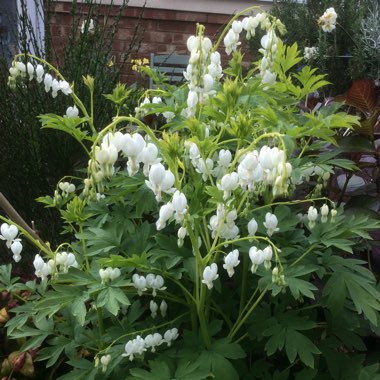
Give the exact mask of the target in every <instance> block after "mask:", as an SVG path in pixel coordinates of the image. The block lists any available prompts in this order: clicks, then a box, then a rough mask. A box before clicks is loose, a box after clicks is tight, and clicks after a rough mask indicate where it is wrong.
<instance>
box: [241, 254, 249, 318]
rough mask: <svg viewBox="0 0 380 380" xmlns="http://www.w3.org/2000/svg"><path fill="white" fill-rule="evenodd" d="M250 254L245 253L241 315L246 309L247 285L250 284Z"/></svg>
mask: <svg viewBox="0 0 380 380" xmlns="http://www.w3.org/2000/svg"><path fill="white" fill-rule="evenodd" d="M248 264H249V263H248V254H243V269H242V271H243V275H242V279H241V294H240V306H239V315H240V314H241V313H242V311H243V309H244V304H245V301H246V298H247V286H248Z"/></svg>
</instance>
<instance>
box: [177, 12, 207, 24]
mask: <svg viewBox="0 0 380 380" xmlns="http://www.w3.org/2000/svg"><path fill="white" fill-rule="evenodd" d="M176 20H178V21H188V22H193V23H197V22H199V23H205V22H207V13H200V12H199V13H198V12H185V11H177V13H176Z"/></svg>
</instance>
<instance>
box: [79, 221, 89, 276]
mask: <svg viewBox="0 0 380 380" xmlns="http://www.w3.org/2000/svg"><path fill="white" fill-rule="evenodd" d="M78 224H79V233H80V240H81V242H82V250H83V257H84V260H85V262H86V269H87V272H88V273H89V272H90V262H89V261H88V257H87V247H86V241H85V239H84V233H83V224H82V223H78Z"/></svg>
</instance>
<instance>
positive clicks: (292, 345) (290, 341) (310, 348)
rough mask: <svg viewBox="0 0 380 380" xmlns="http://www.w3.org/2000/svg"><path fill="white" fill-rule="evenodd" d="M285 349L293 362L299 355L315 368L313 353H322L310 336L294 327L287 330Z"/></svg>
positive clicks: (303, 360)
mask: <svg viewBox="0 0 380 380" xmlns="http://www.w3.org/2000/svg"><path fill="white" fill-rule="evenodd" d="M285 350H286V354H287V356H288V359H289V361H290V362H291V363H293V362H294V360H295V359H296V357H297V355H298V356H299V358H300V359H301V361H302V362H303V363H304V364H306V365H307V366H308V367H311V368H314V356H313V354H320V353H321V352H320V351H319V350H318V348H317V347H316V346H315V344H314V343H313V342H312V341H311V340H310V339H309V338H307V337H306V336H305V335H303V334H301V333H299V332H298V331H296V330H292V329H287V331H286V343H285Z"/></svg>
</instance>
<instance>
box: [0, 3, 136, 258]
mask: <svg viewBox="0 0 380 380" xmlns="http://www.w3.org/2000/svg"><path fill="white" fill-rule="evenodd" d="M34 1H35V5H36V8H37V9H38V11H39V12H41V13H42V14H40V16H41V17H42V18H43V19H44V25H45V31H44V32H45V33H44V35H45V38H44V40H43V41H41V35H40V34H39V33H38V32H36V31H35V30H34V29H33V26H32V23H31V20H30V18H29V17H28V13H27V10H28V4H27V2H26V1H24V0H22V1H21V6H20V9H21V13H20V14H19V15H18V18H17V20H11V21H14V23H15V24H16V25H17V28H16V31H17V30H19V32H18V35H17V36H14V40H15V41H17V43H18V46H17V47H16V50H18V51H20V52H22V53H24V54H27V53H30V52H35V54H37V55H38V56H41V57H46V58H47V59H48V60H50V61H54V62H56V63H57V65H58V67H59V68H60V70H61V72H62V73H64V75H65V76H66V78H67V79H68V80H69V81H75V83H76V93H77V94H78V95H80V96H81V97H82V98H83V101H84V102H85V104H90V99H89V98H88V92H87V91H86V90H85V86H84V85H83V81H82V80H81V78H82V76H83V75H87V74H89V75H92V76H93V77H94V78H95V83H96V84H95V87H94V99H95V100H94V102H93V104H92V106H93V110H94V114H95V119H96V123H97V126H96V127H97V128H102V127H103V126H104V125H106V124H107V123H108V122H109V121H110V119H111V117H112V115H113V106H112V105H111V103H110V102H108V101H107V100H106V99H105V98H104V96H103V94H107V93H110V92H111V91H112V89H113V88H114V87H115V85H116V84H117V83H118V81H119V80H120V75H121V73H122V72H123V71H124V70H125V68H126V63H127V62H128V60H129V59H130V56H131V54H132V52H133V53H136V52H137V51H138V48H139V43H140V42H139V41H140V37H141V28H140V27H137V28H136V31H135V35H134V37H133V39H132V41H131V44H130V46H129V48H128V49H127V50H126V51H125V52H124V55H123V56H122V57H121V58H120V57H118V60H117V61H115V59H113V57H112V53H111V48H112V43H113V41H114V38H115V33H116V32H117V30H118V26H119V22H120V17H121V14H122V12H123V10H124V9H125V8H126V6H127V1H123V3H122V4H121V6H118V7H117V8H115V7H113V3H112V2H111V4H108V5H102V4H101V3H99V2H94V1H88V2H86V4H80V3H78V2H77V1H73V2H72V5H71V12H70V14H71V23H70V33H69V35H67V36H62V40H61V43H60V44H59V49H58V51H56V50H55V49H56V47H54V46H53V44H52V36H51V30H50V27H51V24H50V20H51V18H52V17H54V6H55V4H56V2H55V1H40V0H34ZM29 7H30V4H29ZM114 9H117V12H116V13H115V12H114ZM91 20H92V23H93V24H92V28H89V26H90V22H91ZM82 26H83V30H81V29H82V28H81V27H82ZM6 48H7V46H3V49H2V50H3V56H2V59H1V62H0V82H1V83H0V109H1V112H0V125H1V128H0V136H1V141H2V144H1V148H0V151H1V155H2V157H7V158H8V159H6V160H4V164H3V165H2V167H1V173H0V178H1V180H0V181H1V182H0V189H1V191H2V192H3V194H4V195H5V196H6V197H7V198H8V199H9V201H10V202H11V203H12V204H13V206H14V207H15V208H16V209H17V210H18V211H19V213H20V214H21V215H22V216H23V217H24V219H25V220H26V221H28V223H31V221H32V220H37V219H38V220H39V223H38V225H37V226H36V228H37V229H38V230H39V231H41V232H42V233H43V235H44V236H46V237H49V240H54V241H56V239H58V240H59V235H58V230H59V228H60V225H61V223H60V221H59V215H58V214H57V213H56V212H54V211H53V210H51V209H50V210H47V209H46V210H43V209H42V208H41V207H40V206H39V205H38V204H36V202H34V200H35V199H36V198H37V197H38V196H39V195H41V194H44V193H52V192H54V189H55V187H56V183H57V181H58V180H59V179H60V178H62V177H63V176H64V175H68V174H70V175H74V173H75V171H76V170H77V169H79V168H81V167H82V165H83V164H82V160H83V159H84V157H83V154H82V151H81V149H80V146H79V145H78V144H77V143H76V142H74V141H73V139H72V138H71V137H69V136H67V135H64V134H62V133H59V132H57V131H55V130H49V131H46V130H41V129H40V124H39V121H38V119H37V116H38V115H39V114H43V113H46V112H49V111H50V110H52V109H55V112H57V114H60V115H64V114H65V112H66V109H67V107H68V106H70V105H72V104H70V103H69V102H67V101H66V99H63V101H57V99H53V98H52V96H51V95H50V94H47V93H46V92H45V90H44V88H43V86H39V85H36V83H35V82H24V83H22V84H20V85H17V86H16V87H15V88H13V90H12V91H10V90H9V88H8V86H7V78H8V75H9V72H8V63H9V61H8V60H7V58H8V57H7V56H6V53H7V50H6ZM31 93H33V94H34V96H33V97H31V96H30V95H29V94H31ZM134 102H135V100H134V97H133V96H132V95H131V94H130V96H129V98H128V102H127V103H126V102H124V106H125V107H126V108H125V109H133V107H134ZM26 184H27V185H26ZM3 257H4V256H3Z"/></svg>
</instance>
